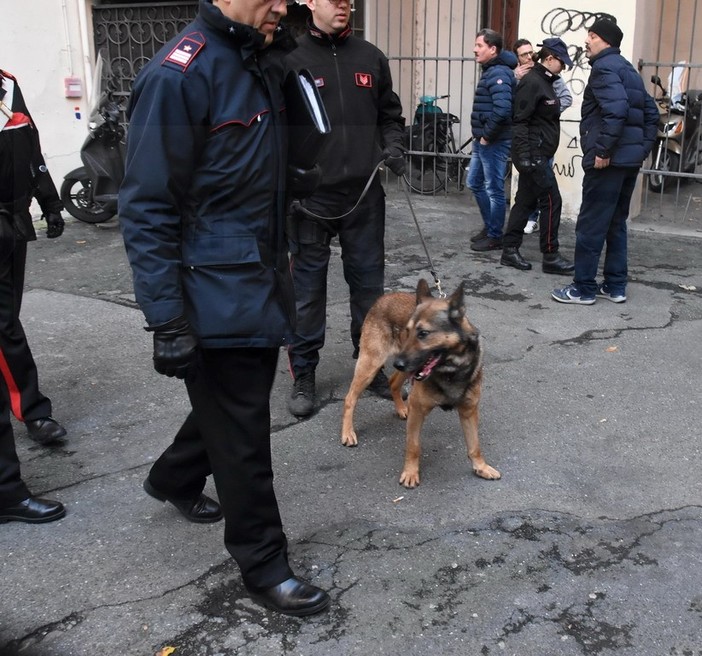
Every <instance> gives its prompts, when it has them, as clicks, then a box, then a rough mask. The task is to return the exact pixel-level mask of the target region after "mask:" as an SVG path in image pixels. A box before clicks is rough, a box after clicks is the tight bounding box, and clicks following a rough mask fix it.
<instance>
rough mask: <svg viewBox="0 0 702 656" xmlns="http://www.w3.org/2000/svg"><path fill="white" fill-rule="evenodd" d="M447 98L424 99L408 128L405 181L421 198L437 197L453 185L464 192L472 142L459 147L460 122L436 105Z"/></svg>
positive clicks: (430, 97)
mask: <svg viewBox="0 0 702 656" xmlns="http://www.w3.org/2000/svg"><path fill="white" fill-rule="evenodd" d="M448 97H449V96H448V94H447V95H445V96H422V97H421V98H420V99H419V104H418V105H417V108H416V109H415V112H414V121H413V123H412V125H410V126H408V127H407V128H406V140H407V143H406V145H407V148H408V150H407V170H406V172H405V174H404V175H403V178H404V179H405V182H407V184H408V185H409V188H410V189H412V191H415V192H417V193H418V194H434V193H436V192H438V191H441V190H442V189H444V188H448V187H449V185H451V184H452V183H453V184H455V185H456V187H457V188H458V189H462V188H463V184H464V181H465V180H464V178H465V171H466V168H467V166H468V163H469V161H470V154H469V153H468V151H467V150H466V148H467V146H468V145H469V144H470V142H471V141H472V140H473V138H472V137H470V138H469V139H468V140H466V141H465V142H464V143H462V144H461V145H460V146H458V147H457V146H456V137H455V135H454V133H453V126H454V125H456V124H458V123H460V121H461V119H459V118H458V116H456V115H455V114H450V113H448V112H444V111H443V110H442V109H441V107H439V106H438V105H437V101H439V100H443V99H444V98H448Z"/></svg>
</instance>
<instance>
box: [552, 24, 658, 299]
mask: <svg viewBox="0 0 702 656" xmlns="http://www.w3.org/2000/svg"><path fill="white" fill-rule="evenodd" d="M623 36H624V35H623V34H622V31H621V29H619V26H618V25H617V24H616V23H615V22H614V21H613V20H608V19H606V18H601V19H599V20H597V21H596V22H595V23H593V25H592V27H589V28H588V33H587V38H586V39H585V52H586V54H587V57H588V59H589V60H590V65H591V66H592V70H591V71H590V78H589V79H588V83H587V86H586V87H585V93H584V94H583V104H582V121H581V122H580V146H581V148H582V151H583V169H584V170H585V175H584V177H583V197H582V203H581V205H580V213H579V215H578V221H577V224H576V226H575V274H574V277H573V283H572V284H570V285H568V286H566V287H563V288H562V289H554V290H553V292H552V293H551V296H552V297H553V299H554V300H555V301H558V302H559V303H573V304H578V305H592V304H593V303H594V302H595V301H596V300H597V298H598V297H599V298H605V299H607V300H608V301H612V302H613V303H624V302H625V301H626V283H627V228H626V220H627V218H628V217H629V204H630V202H631V196H632V194H633V193H634V187H635V185H636V177H637V175H638V172H639V169H640V168H641V164H642V163H643V161H644V160H645V159H646V157H648V154H649V153H650V152H651V148H653V143H654V141H655V139H656V131H657V126H658V119H659V113H658V109H657V107H656V103H655V101H654V100H653V98H651V96H650V95H649V94H648V93H647V92H646V89H645V87H644V83H643V80H642V79H641V76H640V75H639V73H638V72H637V71H636V69H635V68H634V67H633V66H632V65H631V64H630V63H629V62H628V61H627V60H626V59H624V57H622V56H621V54H620V52H619V45H620V44H621V41H622V38H623ZM605 243H606V244H607V250H606V254H605V261H604V267H603V275H604V280H603V282H602V284H600V285H598V284H597V281H596V276H597V266H598V263H599V260H600V255H601V253H602V249H603V247H604V245H605Z"/></svg>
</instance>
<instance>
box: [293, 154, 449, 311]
mask: <svg viewBox="0 0 702 656" xmlns="http://www.w3.org/2000/svg"><path fill="white" fill-rule="evenodd" d="M382 164H383V161H382V160H381V161H380V162H378V163H377V164H376V166H375V168H374V169H373V172H372V173H371V174H370V177H369V178H368V182H366V186H365V187H364V188H363V191H362V192H361V195H360V196H359V198H358V200H357V201H356V204H355V205H354V206H353V207H352V208H351V209H350V210H349V211H348V212H345V213H344V214H340V215H339V216H320V215H319V214H315V213H314V212H311V211H310V210H308V209H307V208H306V207H303V206H302V205H301V204H300V202H299V201H296V202H295V209H296V210H299V211H300V212H302V213H303V214H306V215H307V216H311V217H312V218H314V219H321V220H322V221H338V220H339V219H343V218H344V217H346V216H348V215H349V214H351V213H352V212H354V211H355V210H356V208H358V206H359V205H360V204H361V201H362V200H363V199H364V198H365V196H366V194H367V193H368V189H369V188H370V186H371V184H372V182H373V178H374V177H375V174H376V173H377V172H378V169H379V168H380V167H381V166H382ZM400 180H401V185H402V190H403V191H404V192H405V198H406V199H407V205H409V209H410V213H411V214H412V218H413V219H414V225H415V226H417V233H418V234H419V240H420V241H421V242H422V246H423V247H424V252H425V253H426V256H427V260H428V261H429V273H431V275H432V278H434V284H435V285H436V289H437V290H438V292H439V296H441V298H445V297H446V294H445V293H444V292H443V291H442V290H441V280H440V279H439V276H438V275H437V273H436V271H435V269H434V263H433V262H432V260H431V255H429V249H428V248H427V244H426V242H425V241H424V235H423V234H422V230H421V228H420V227H419V221H417V215H416V214H415V213H414V206H413V205H412V199H411V198H410V195H409V191H408V190H407V181H406V180H405V178H404V177H403V176H400Z"/></svg>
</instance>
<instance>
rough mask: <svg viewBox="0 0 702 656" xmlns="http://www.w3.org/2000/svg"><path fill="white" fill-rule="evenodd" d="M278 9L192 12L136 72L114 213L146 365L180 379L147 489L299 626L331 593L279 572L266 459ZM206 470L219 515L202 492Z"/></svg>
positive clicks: (215, 2)
mask: <svg viewBox="0 0 702 656" xmlns="http://www.w3.org/2000/svg"><path fill="white" fill-rule="evenodd" d="M286 11H287V10H286V2H285V0H276V1H273V0H271V1H269V2H260V0H201V2H200V7H199V13H198V16H197V18H196V19H195V20H194V22H193V23H191V24H190V25H189V26H188V27H187V28H186V29H185V30H183V31H182V32H181V33H180V34H179V35H178V36H177V37H175V38H174V39H173V40H172V41H171V42H170V43H168V44H166V46H165V47H164V48H163V49H162V50H161V51H160V52H159V53H157V54H156V55H155V56H154V58H153V59H152V60H151V61H150V62H149V64H147V66H146V67H145V68H144V69H143V70H142V71H141V73H140V74H139V76H138V77H137V80H136V81H135V84H134V89H133V93H132V97H131V101H130V106H129V110H128V111H129V117H130V126H129V136H128V144H127V161H126V174H125V178H124V182H123V185H122V188H121V190H120V199H119V200H120V203H119V215H120V221H121V225H122V231H123V235H124V240H125V244H126V248H127V253H128V256H129V260H130V263H131V266H132V270H133V275H134V289H135V293H136V298H137V301H138V302H139V304H140V306H141V308H142V311H143V312H144V315H145V317H146V321H147V323H148V328H147V330H149V331H151V332H152V333H153V340H154V352H153V353H154V355H153V361H154V367H155V369H156V371H158V372H159V373H161V374H165V375H167V376H176V377H178V378H184V379H185V385H186V388H187V391H188V395H189V397H190V402H191V404H192V412H191V413H190V415H189V416H188V417H187V418H186V420H185V422H184V424H183V426H182V427H181V429H180V430H179V432H178V433H177V435H176V436H175V439H174V441H173V443H172V444H171V446H169V447H168V448H167V449H166V451H165V452H164V453H163V454H162V455H161V457H160V458H159V459H158V460H157V461H156V462H155V463H154V465H153V467H152V468H151V470H150V472H149V475H148V477H147V479H146V481H145V482H144V489H145V490H146V492H147V493H148V494H150V495H151V496H152V497H155V498H156V499H159V500H161V501H169V502H171V503H172V504H173V505H174V506H175V507H176V508H177V509H178V510H179V511H180V512H181V513H182V514H183V515H184V516H185V517H186V518H187V519H189V520H191V521H193V522H215V521H218V520H219V519H221V517H222V515H224V519H225V528H224V540H225V545H226V547H227V549H228V550H229V552H230V553H231V555H232V556H233V557H234V559H235V560H236V562H237V563H238V565H239V568H240V570H241V574H242V578H243V580H244V584H245V586H246V588H247V590H248V591H249V593H250V594H251V596H252V597H253V598H254V599H255V600H257V601H258V602H260V603H262V604H264V605H266V606H268V607H270V608H272V609H274V610H277V611H280V612H282V613H286V614H290V615H309V614H312V613H316V612H319V611H321V610H323V609H324V608H326V607H327V605H328V603H329V597H328V595H327V594H326V593H325V592H323V591H322V590H320V589H319V588H317V587H315V586H313V585H310V584H308V583H306V582H304V581H302V580H300V579H299V578H297V577H296V576H295V575H294V574H293V572H292V570H291V568H290V566H289V564H288V555H287V540H286V538H285V534H284V533H283V529H282V523H281V518H280V514H279V511H278V504H277V501H276V496H275V492H274V489H273V471H272V466H271V453H270V402H269V397H270V391H271V387H272V385H273V379H274V376H275V371H276V363H277V358H278V350H279V347H280V345H281V344H282V343H283V341H284V340H285V339H286V338H288V337H289V336H290V333H291V323H292V320H293V313H294V306H293V301H292V289H291V285H290V280H289V273H288V260H287V245H286V243H285V237H284V221H285V205H286V197H285V196H286V188H285V187H286V186H285V179H286V166H287V162H286V156H287V153H286V141H287V139H286V125H285V116H284V108H285V101H284V98H283V96H282V90H281V88H282V79H281V76H282V70H283V69H282V58H283V55H284V54H285V53H286V52H287V51H289V50H290V49H291V48H293V47H294V41H293V40H292V39H291V38H290V37H288V36H287V34H286V32H285V30H284V29H283V28H282V27H281V26H280V25H279V21H280V19H281V18H282V17H283V16H285V14H286ZM210 473H212V475H213V477H214V482H215V486H216V488H217V494H218V496H219V504H218V503H217V502H215V501H214V500H212V499H210V498H208V497H207V496H205V495H204V494H202V490H203V488H204V486H205V479H206V477H207V476H208V475H209V474H210ZM220 504H221V508H220Z"/></svg>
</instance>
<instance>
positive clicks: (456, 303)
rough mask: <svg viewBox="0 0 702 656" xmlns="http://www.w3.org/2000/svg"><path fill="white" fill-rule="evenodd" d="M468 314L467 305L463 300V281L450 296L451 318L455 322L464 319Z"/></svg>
mask: <svg viewBox="0 0 702 656" xmlns="http://www.w3.org/2000/svg"><path fill="white" fill-rule="evenodd" d="M465 314H466V306H465V302H464V301H463V283H461V284H460V285H458V287H457V289H456V291H455V292H453V294H451V296H449V319H450V320H451V321H453V322H455V323H460V322H461V321H463V317H464V316H465Z"/></svg>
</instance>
